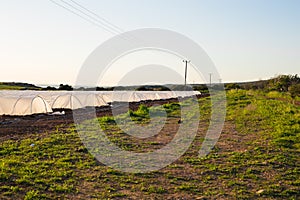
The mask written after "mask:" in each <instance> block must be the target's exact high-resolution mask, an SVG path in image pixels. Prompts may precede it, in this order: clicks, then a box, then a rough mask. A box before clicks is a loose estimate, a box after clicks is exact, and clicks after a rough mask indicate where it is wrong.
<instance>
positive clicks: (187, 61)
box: [182, 60, 191, 85]
mask: <svg viewBox="0 0 300 200" xmlns="http://www.w3.org/2000/svg"><path fill="white" fill-rule="evenodd" d="M182 62H184V63H185V73H184V85H186V77H187V64H188V63H190V62H191V61H190V60H183V61H182Z"/></svg>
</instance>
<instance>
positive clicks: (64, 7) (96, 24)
mask: <svg viewBox="0 0 300 200" xmlns="http://www.w3.org/2000/svg"><path fill="white" fill-rule="evenodd" d="M49 1H50V2H52V3H54V4H55V5H57V6H59V7H61V8H63V9H65V10H67V11H69V12H71V13H73V14H74V15H77V16H78V17H80V18H82V19H84V20H85V21H88V22H89V23H91V24H93V25H95V26H97V27H99V28H102V29H104V30H106V31H107V32H109V33H111V34H113V35H115V34H116V32H113V31H111V30H110V29H108V28H106V27H105V26H101V25H100V24H98V23H96V22H98V21H96V22H95V21H93V20H91V19H89V18H86V17H84V16H82V15H80V14H78V13H76V12H75V11H73V10H71V9H70V8H67V7H66V6H64V5H62V4H59V3H57V2H56V1H54V0H49ZM62 2H63V1H62ZM64 3H66V2H64ZM76 10H78V9H76ZM81 12H82V11H81ZM85 15H87V14H85ZM87 16H88V15H87Z"/></svg>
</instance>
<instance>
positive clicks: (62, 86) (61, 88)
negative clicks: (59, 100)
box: [58, 84, 73, 91]
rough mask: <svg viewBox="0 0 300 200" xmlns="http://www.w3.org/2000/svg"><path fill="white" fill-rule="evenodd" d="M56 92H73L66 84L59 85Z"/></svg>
mask: <svg viewBox="0 0 300 200" xmlns="http://www.w3.org/2000/svg"><path fill="white" fill-rule="evenodd" d="M58 90H69V91H71V90H73V87H72V86H70V85H67V84H66V85H64V84H60V85H59V88H58Z"/></svg>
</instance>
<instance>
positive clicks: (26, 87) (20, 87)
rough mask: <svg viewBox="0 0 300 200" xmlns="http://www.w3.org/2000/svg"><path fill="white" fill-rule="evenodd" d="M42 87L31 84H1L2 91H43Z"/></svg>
mask: <svg viewBox="0 0 300 200" xmlns="http://www.w3.org/2000/svg"><path fill="white" fill-rule="evenodd" d="M41 89H42V88H41V87H38V86H36V85H33V84H30V83H18V82H0V90H41Z"/></svg>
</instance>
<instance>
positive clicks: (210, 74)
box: [209, 73, 212, 87]
mask: <svg viewBox="0 0 300 200" xmlns="http://www.w3.org/2000/svg"><path fill="white" fill-rule="evenodd" d="M211 76H212V73H209V86H210V87H211Z"/></svg>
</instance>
